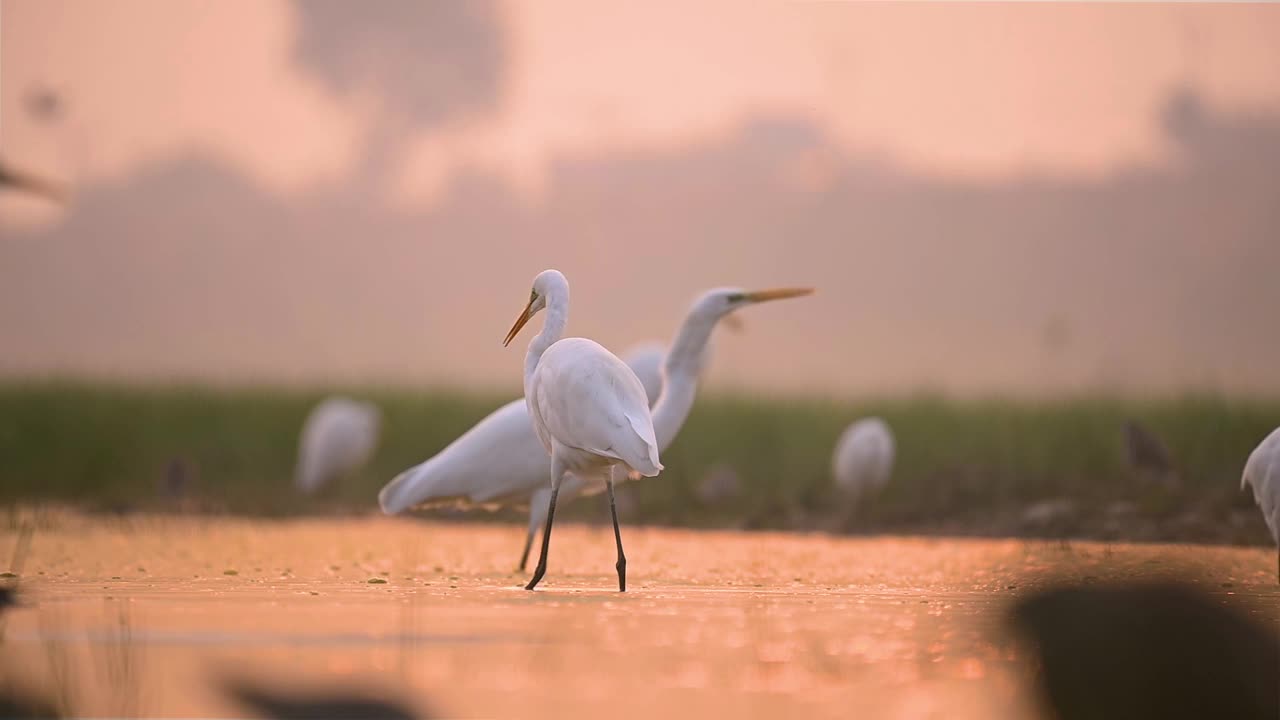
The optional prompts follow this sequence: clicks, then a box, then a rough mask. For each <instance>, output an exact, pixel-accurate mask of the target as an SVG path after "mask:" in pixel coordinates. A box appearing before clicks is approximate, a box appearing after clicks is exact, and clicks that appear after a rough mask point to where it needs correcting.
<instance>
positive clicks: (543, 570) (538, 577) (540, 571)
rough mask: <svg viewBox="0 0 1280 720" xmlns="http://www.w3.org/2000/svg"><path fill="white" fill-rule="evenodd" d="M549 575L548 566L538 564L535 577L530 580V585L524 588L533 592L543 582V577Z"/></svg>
mask: <svg viewBox="0 0 1280 720" xmlns="http://www.w3.org/2000/svg"><path fill="white" fill-rule="evenodd" d="M546 574H547V566H546V565H543V564H541V563H539V564H538V569H537V570H534V571H533V577H532V578H529V584H528V585H525V586H524V589H525V590H532V589H534V588H535V587H537V586H538V583H540V582H542V576H543V575H546Z"/></svg>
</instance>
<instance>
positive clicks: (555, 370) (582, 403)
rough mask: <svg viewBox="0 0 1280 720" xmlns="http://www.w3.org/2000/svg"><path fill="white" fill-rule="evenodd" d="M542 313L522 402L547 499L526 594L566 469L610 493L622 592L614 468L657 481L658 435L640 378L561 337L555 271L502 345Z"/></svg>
mask: <svg viewBox="0 0 1280 720" xmlns="http://www.w3.org/2000/svg"><path fill="white" fill-rule="evenodd" d="M544 309H545V310H546V311H547V320H546V322H545V323H544V324H543V327H542V332H540V333H538V334H537V336H535V337H534V338H533V341H532V342H530V343H529V350H528V352H526V353H525V359H524V401H525V405H527V406H528V408H529V420H530V421H532V423H533V431H534V433H535V434H537V436H538V440H540V441H541V442H542V447H543V448H545V449H546V451H547V452H548V453H550V455H551V462H550V471H551V478H550V479H551V502H550V504H549V505H548V506H547V524H546V527H545V528H543V531H542V553H541V555H540V556H539V557H538V567H537V568H536V569H535V570H534V571H533V577H532V578H530V579H529V584H528V585H526V586H525V589H526V590H532V589H534V588H535V587H537V585H538V582H539V581H541V580H542V576H543V575H545V574H546V572H547V551H548V550H549V549H550V547H551V529H552V527H553V525H554V523H555V519H556V496H557V495H558V494H559V493H560V483H561V482H562V481H563V480H564V478H565V475H567V474H568V473H570V472H573V473H575V474H576V475H578V476H579V477H584V478H590V477H593V476H594V477H599V478H601V479H602V480H604V482H605V485H606V487H607V489H608V491H609V506H610V509H611V510H612V511H613V513H612V514H613V536H614V539H615V540H616V541H617V546H618V562H617V565H616V567H617V570H618V591H619V592H626V589H627V557H626V555H625V554H624V553H623V551H622V532H621V530H620V529H619V528H618V510H617V505H616V502H615V500H614V496H613V469H614V468H615V467H617V468H620V469H622V470H623V471H625V472H628V473H639V474H640V475H642V476H644V477H656V476H657V475H658V473H660V472H662V462H661V461H660V460H659V459H658V437H657V434H656V433H655V432H654V431H653V417H652V416H651V415H650V414H649V400H648V398H647V397H645V394H644V386H643V385H641V384H640V378H638V377H636V374H635V373H634V372H632V371H631V368H629V367H627V364H626V363H624V362H622V361H621V360H619V359H618V357H617V356H616V355H614V354H613V353H611V352H609V351H608V350H606V349H604V347H603V346H601V345H600V344H599V343H597V342H595V341H593V340H588V339H586V338H564V339H561V336H562V335H563V334H564V326H565V324H566V323H567V322H568V320H569V281H568V280H566V279H565V277H564V275H561V274H560V272H559V271H558V270H544V271H542V272H541V273H538V276H537V277H536V278H534V281H533V290H532V292H530V293H529V302H528V304H527V305H525V307H524V310H523V311H522V312H521V313H520V316H519V317H518V318H516V321H515V324H514V325H512V326H511V330H510V331H509V332H508V333H507V337H506V339H505V340H503V342H502V344H503V345H509V344H511V341H512V340H513V339H514V338H515V336H516V335H517V334H518V333H519V332H520V328H522V327H524V326H525V323H527V322H529V319H530V318H532V317H533V316H534V315H535V314H537V313H538V312H539V311H540V310H544Z"/></svg>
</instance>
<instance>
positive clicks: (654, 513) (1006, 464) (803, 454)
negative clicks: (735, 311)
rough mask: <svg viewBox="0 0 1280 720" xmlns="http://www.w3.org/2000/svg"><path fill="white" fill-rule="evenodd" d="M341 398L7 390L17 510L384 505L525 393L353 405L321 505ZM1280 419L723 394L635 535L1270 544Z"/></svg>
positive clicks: (1212, 405) (708, 405)
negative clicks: (883, 468) (364, 463)
mask: <svg viewBox="0 0 1280 720" xmlns="http://www.w3.org/2000/svg"><path fill="white" fill-rule="evenodd" d="M324 394H326V393H321V392H319V391H305V390H277V389H232V390H224V389H212V388H197V387H142V386H125V385H85V384H71V383H59V382H39V383H17V382H10V383H7V384H0V502H3V503H5V504H7V505H10V506H13V505H18V504H22V505H30V504H33V503H42V502H53V503H69V504H73V505H77V506H80V507H83V508H86V509H90V510H106V511H122V510H133V509H138V510H142V509H147V510H153V509H172V508H175V507H179V506H181V507H184V508H187V509H198V510H202V511H214V512H234V513H249V514H258V515H286V514H294V513H313V512H320V513H330V512H345V511H367V510H376V499H375V497H376V494H377V491H378V489H379V488H380V487H381V486H382V485H383V484H384V483H385V482H386V481H387V480H389V479H390V478H391V477H393V476H394V475H395V474H396V473H398V472H399V471H400V470H402V469H404V468H407V467H409V466H410V465H413V464H415V463H417V462H420V461H421V460H423V459H425V458H427V457H429V456H430V455H432V454H434V453H435V452H437V451H438V450H439V449H441V448H442V447H444V446H445V445H446V444H447V443H448V442H450V441H451V440H452V439H454V438H455V437H457V436H458V435H459V434H461V433H462V432H463V431H465V430H466V429H467V428H469V427H470V426H471V425H472V424H474V423H475V422H476V421H477V420H479V419H480V418H481V417H483V416H484V415H485V414H487V413H488V412H490V411H491V410H492V409H493V408H495V407H497V406H498V405H499V404H501V403H503V402H505V401H507V400H510V399H511V398H510V397H508V396H505V395H503V396H498V395H491V396H481V395H473V394H461V393H455V392H449V391H423V390H407V391H399V390H352V391H349V392H347V394H349V395H351V396H353V397H357V398H363V399H369V400H372V401H374V402H376V403H378V404H379V405H380V406H381V407H382V409H383V413H384V415H383V422H384V424H383V435H382V439H381V444H380V446H379V449H378V451H377V454H376V456H375V458H374V461H373V462H372V464H371V465H370V467H368V468H366V469H365V471H364V472H362V473H361V474H360V475H359V476H357V477H352V478H348V479H346V480H345V481H343V482H340V483H334V484H333V485H331V486H330V487H328V488H326V489H325V490H324V491H323V492H321V493H320V494H319V495H318V496H317V497H300V496H299V495H297V493H295V491H294V489H293V484H292V472H293V464H294V460H295V453H296V449H297V437H298V431H299V429H300V427H301V423H302V421H303V419H304V418H305V417H306V415H307V413H308V412H309V410H310V409H311V407H312V406H313V405H314V403H315V402H317V401H318V400H319V399H320V398H321V397H322V396H323V395H324ZM873 414H874V415H879V416H881V417H883V418H885V420H886V421H888V423H889V425H890V426H891V427H892V428H893V430H894V433H895V435H896V438H897V445H898V457H897V462H896V465H895V468H894V473H893V479H892V480H891V482H890V484H889V487H888V488H887V489H886V491H885V492H884V493H883V494H882V495H881V496H880V497H878V498H874V499H871V500H869V501H867V502H864V503H863V504H862V505H861V506H860V507H859V508H858V509H857V511H856V512H855V513H854V514H852V515H848V514H846V513H844V512H843V511H842V510H840V509H839V498H838V496H837V494H836V493H835V492H834V490H833V489H832V487H831V480H830V469H829V468H830V457H831V451H832V448H833V446H834V443H835V440H836V438H837V437H838V436H839V434H840V432H841V431H842V430H843V428H844V427H845V425H847V424H848V423H849V422H850V421H852V420H854V419H856V418H858V417H862V416H866V415H873ZM1126 419H1136V420H1138V421H1139V422H1141V423H1142V424H1144V425H1145V426H1147V427H1148V428H1150V429H1151V430H1153V431H1154V432H1155V433H1156V434H1157V435H1158V436H1159V437H1160V438H1161V439H1162V440H1163V441H1164V442H1165V444H1167V445H1168V447H1169V448H1170V449H1171V451H1172V454H1173V458H1174V461H1175V463H1176V465H1177V467H1178V469H1179V473H1180V476H1181V483H1180V485H1179V486H1178V487H1176V488H1173V489H1168V488H1164V487H1162V486H1160V485H1159V484H1156V483H1152V482H1150V481H1144V480H1143V479H1142V477H1141V476H1140V474H1138V473H1136V472H1135V471H1133V470H1131V469H1130V468H1129V467H1128V466H1127V464H1126V460H1125V454H1124V447H1123V437H1122V434H1121V424H1122V423H1123V421H1124V420H1126ZM1277 424H1280V401H1242V400H1238V399H1225V398H1219V397H1187V398H1180V399H1171V400H1161V401H1132V400H1119V399H1107V398H1085V399H1073V400H1053V401H996V400H992V401H960V400H945V399H940V398H934V397H912V398H902V399H895V400H881V401H875V402H865V403H856V402H848V403H843V402H823V401H814V400H803V401H801V400H796V401H790V400H780V399H762V398H746V397H736V396H719V397H717V396H714V395H710V394H704V395H703V396H702V397H700V398H699V400H698V402H697V404H696V405H695V407H694V412H693V414H692V416H691V417H690V418H689V421H688V423H687V424H686V425H685V428H684V430H683V431H682V432H681V434H680V437H679V438H678V439H677V440H676V442H675V444H674V445H673V446H672V447H671V448H670V449H669V450H668V451H667V452H666V453H664V454H663V462H664V464H665V465H666V467H667V470H666V471H665V472H664V473H663V474H662V476H661V477H659V478H656V479H654V480H648V481H645V482H642V483H632V484H628V492H629V493H630V499H631V500H632V501H633V502H630V503H628V505H629V507H630V510H629V512H628V513H627V514H628V515H629V516H630V517H629V522H633V523H635V522H645V523H655V524H671V525H685V526H695V527H696V526H721V527H724V526H728V527H747V528H789V529H822V530H834V529H840V530H847V531H855V532H911V533H947V534H978V535H1036V536H1048V537H1054V536H1063V537H1065V536H1081V537H1083V536H1088V537H1100V538H1115V539H1130V540H1154V539H1164V540H1188V541H1215V542H1235V543H1240V542H1248V543H1255V542H1256V543H1262V542H1267V541H1268V538H1267V535H1266V529H1265V527H1264V525H1263V523H1262V519H1261V516H1260V515H1259V514H1258V512H1257V511H1256V510H1255V509H1254V508H1253V503H1252V500H1251V497H1250V496H1249V495H1248V493H1247V492H1245V493H1242V492H1240V491H1239V483H1240V472H1241V469H1242V468H1243V466H1244V461H1245V458H1246V457H1247V456H1248V453H1249V452H1250V451H1251V450H1252V449H1253V447H1254V446H1255V445H1256V444H1257V443H1258V442H1259V441H1260V440H1261V439H1262V438H1263V437H1265V436H1266V434H1267V433H1268V432H1269V431H1270V430H1271V429H1272V428H1273V427H1275V426H1276V425H1277ZM175 462H176V463H180V464H181V466H182V467H183V468H185V470H183V471H182V472H183V474H184V476H185V477H186V480H185V481H183V482H182V483H180V484H181V485H182V489H181V490H180V491H176V492H175V491H174V490H173V486H171V485H169V483H168V482H167V481H166V476H167V475H169V474H171V473H172V472H173V471H172V470H171V466H172V465H173V463H175ZM717 468H719V469H720V471H725V470H726V469H727V470H730V471H731V472H732V473H733V474H735V475H736V476H737V477H738V479H739V480H740V488H741V490H740V492H739V493H738V494H737V496H736V497H734V498H732V499H730V500H727V501H723V502H719V503H716V504H714V505H712V504H707V503H704V502H703V501H701V500H700V499H699V496H698V493H697V491H696V488H697V486H698V484H699V483H700V482H701V481H702V479H703V478H704V477H705V476H706V474H707V473H708V472H710V471H713V470H716V469H717ZM177 495H181V497H176V496H177ZM601 503H602V500H601V499H600V498H593V499H587V500H581V501H578V502H576V503H573V504H572V505H570V506H568V507H566V508H565V509H564V514H565V515H566V516H569V517H574V516H576V517H578V518H579V519H582V518H588V519H592V520H595V521H604V520H605V519H606V518H607V511H605V510H603V505H602V504H601ZM437 514H439V512H438V511H437ZM446 514H447V513H446ZM472 516H478V517H482V518H485V519H490V518H492V517H493V516H492V515H490V514H488V513H484V512H479V513H476V514H475V515H472ZM557 516H558V517H559V516H560V515H559V514H558V515H557ZM468 517H470V516H468ZM499 517H510V518H520V519H521V520H523V517H524V516H523V513H516V512H509V513H504V514H502V515H500V516H499Z"/></svg>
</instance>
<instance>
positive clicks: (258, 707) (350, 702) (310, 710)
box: [222, 678, 429, 720]
mask: <svg viewBox="0 0 1280 720" xmlns="http://www.w3.org/2000/svg"><path fill="white" fill-rule="evenodd" d="M222 688H223V691H224V692H225V693H226V694H227V695H228V696H229V697H231V698H233V699H235V701H236V702H238V703H240V704H241V705H243V706H244V707H245V708H246V709H249V710H252V711H254V712H256V713H257V714H258V716H259V717H264V718H275V719H277V720H355V719H357V718H359V719H360V720H426V718H428V717H429V715H427V714H420V713H417V712H414V711H413V710H411V709H410V708H408V707H406V706H404V705H401V704H399V703H397V702H396V701H394V700H389V699H386V698H381V697H377V696H376V695H375V694H374V693H373V692H371V691H366V690H342V689H326V690H323V691H317V690H314V689H312V690H304V689H299V688H283V687H268V686H266V685H264V684H259V683H257V682H251V681H249V680H247V679H245V678H229V679H224V680H223V681H222Z"/></svg>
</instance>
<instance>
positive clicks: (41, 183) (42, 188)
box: [0, 161, 66, 202]
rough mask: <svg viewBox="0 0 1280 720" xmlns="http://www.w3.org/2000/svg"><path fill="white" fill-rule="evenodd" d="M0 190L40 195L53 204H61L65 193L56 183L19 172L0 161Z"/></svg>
mask: <svg viewBox="0 0 1280 720" xmlns="http://www.w3.org/2000/svg"><path fill="white" fill-rule="evenodd" d="M0 188H9V189H12V190H19V191H22V192H27V193H31V194H35V195H40V196H42V197H45V198H47V199H49V200H52V201H54V202H62V201H63V200H64V199H65V196H66V191H64V190H63V189H62V188H61V187H60V186H58V185H57V184H56V183H53V182H50V181H48V180H45V179H43V178H39V177H36V176H35V175H32V174H30V173H28V172H25V171H23V170H19V169H17V168H15V167H13V166H12V165H9V164H8V163H6V162H4V161H0Z"/></svg>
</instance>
